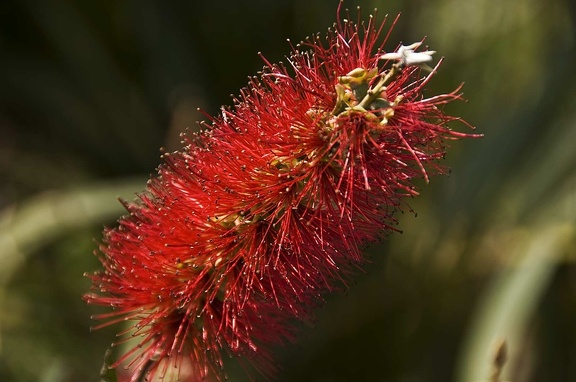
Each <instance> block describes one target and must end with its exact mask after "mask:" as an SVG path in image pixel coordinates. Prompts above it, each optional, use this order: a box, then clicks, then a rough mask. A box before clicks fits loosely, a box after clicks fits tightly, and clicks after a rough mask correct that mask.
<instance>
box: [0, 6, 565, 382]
mask: <svg viewBox="0 0 576 382" xmlns="http://www.w3.org/2000/svg"><path fill="white" fill-rule="evenodd" d="M337 4H338V1H337V0H330V1H328V0H326V1H310V0H306V1H305V0H276V1H269V0H267V1H264V0H252V1H236V0H213V1H193V0H188V1H184V0H177V1H161V0H138V1H136V0H100V1H81V0H2V1H1V2H0V177H1V181H0V208H1V211H0V381H6V382H12V381H15V382H16V381H18V382H19V381H22V382H24V381H42V382H56V381H98V380H99V377H98V372H99V369H100V366H101V365H102V357H103V353H104V350H105V349H106V348H107V347H108V345H109V344H110V342H112V341H113V340H114V333H115V332H116V331H118V330H119V329H120V328H119V327H117V326H116V327H113V328H109V329H103V330H100V331H98V332H93V333H91V332H90V330H89V327H90V326H91V325H92V324H94V322H91V320H90V319H89V316H90V315H91V314H94V313H95V312H96V311H97V310H96V308H94V307H88V306H86V305H85V304H84V303H83V302H82V301H81V299H80V296H81V295H82V294H83V293H84V292H85V291H87V290H88V288H89V284H90V283H89V281H88V280H87V279H86V278H84V277H83V276H82V274H83V272H85V271H91V270H95V269H98V267H99V265H98V263H97V261H96V259H95V257H94V256H93V255H92V254H91V253H92V252H93V250H94V249H95V247H96V242H95V241H97V240H99V238H100V235H101V230H102V227H103V226H104V225H113V224H114V222H115V220H116V219H117V217H118V216H120V215H121V214H122V213H123V210H122V208H121V206H120V204H119V203H118V202H117V201H116V197H117V196H123V197H125V198H128V199H130V198H132V196H133V194H134V192H137V191H140V190H142V189H143V188H144V187H145V182H146V179H147V178H148V176H149V174H151V173H154V172H155V167H156V166H157V165H158V164H159V163H160V159H159V148H160V147H161V146H163V147H166V148H167V149H168V150H174V149H177V148H178V147H179V137H178V134H179V133H180V132H181V131H184V130H185V129H186V128H190V129H195V128H196V123H195V121H196V120H199V119H201V118H202V116H201V115H200V114H199V113H198V112H197V111H196V108H198V107H200V108H202V109H204V110H206V111H207V112H209V113H212V114H214V113H216V112H217V111H218V108H219V106H220V105H222V104H230V103H231V100H230V97H229V94H231V93H232V94H237V93H238V91H239V89H240V88H241V87H242V86H244V85H245V84H246V82H247V80H246V77H247V76H248V75H253V74H255V73H256V72H257V71H258V70H259V69H260V68H261V66H262V62H261V60H260V59H259V57H258V55H257V52H258V51H261V52H262V53H263V54H264V55H265V56H266V57H267V58H268V59H269V60H270V61H273V62H274V61H279V60H282V58H283V57H284V55H285V54H287V53H288V51H289V46H288V44H287V43H286V42H285V40H286V38H290V39H291V40H292V41H298V40H300V39H302V38H304V37H305V36H307V35H309V34H312V33H316V32H322V33H323V32H324V31H325V30H326V29H327V28H328V27H329V26H330V25H331V24H332V23H333V22H334V20H335V14H336V6H337ZM345 5H346V6H347V7H349V8H351V9H355V8H356V6H357V5H360V6H361V7H362V14H363V16H364V18H367V17H368V14H369V13H371V11H372V9H373V8H375V7H377V8H378V9H379V17H380V18H382V17H383V15H384V14H386V13H389V14H391V15H396V14H397V13H398V12H402V17H401V19H400V21H399V23H398V24H397V26H396V28H395V29H394V32H393V34H392V37H391V39H390V40H389V44H388V48H389V49H393V48H394V47H395V46H396V44H397V43H398V42H399V41H404V42H405V43H411V42H414V41H419V40H420V39H421V38H422V37H423V36H428V37H427V40H426V42H427V44H428V45H429V46H430V47H431V48H432V49H434V50H437V51H438V52H439V53H438V55H439V56H445V57H446V60H445V63H444V64H443V65H442V67H441V69H440V72H439V74H438V75H437V76H436V77H435V78H434V80H433V81H432V82H431V83H430V84H429V86H428V89H429V94H430V95H432V94H436V93H440V92H448V91H451V90H452V89H453V88H455V87H456V86H457V85H458V84H459V83H460V82H461V81H465V83H466V84H465V87H464V92H465V97H466V98H467V99H468V100H469V102H468V103H459V104H454V105H451V106H450V107H449V108H448V112H449V113H451V114H456V115H461V116H462V117H463V118H464V119H466V120H467V121H469V122H470V123H471V124H473V125H475V126H477V127H478V132H480V133H484V134H485V138H483V139H481V140H465V141H460V142H454V143H453V144H452V146H453V148H452V149H451V150H450V151H449V154H448V156H447V160H446V164H447V165H449V166H450V167H451V168H452V174H451V175H450V176H449V177H437V178H433V179H432V182H431V184H430V185H425V184H424V183H422V184H421V191H422V196H421V197H420V198H417V199H415V200H413V201H411V206H412V207H413V208H414V210H415V211H417V212H418V216H417V217H415V216H414V215H412V214H405V215H403V216H401V219H400V220H401V221H400V223H401V226H400V227H401V228H402V229H403V230H404V234H402V235H399V234H395V235H392V236H391V237H390V238H389V240H388V241H387V242H385V243H381V244H377V245H373V246H371V247H369V248H367V253H368V255H369V258H370V261H371V263H370V264H368V265H367V266H366V273H365V274H362V275H359V277H358V278H357V284H356V285H354V286H352V287H351V289H350V291H349V293H347V294H346V295H337V296H329V297H328V303H327V304H326V306H325V307H323V308H322V309H320V310H319V311H318V320H317V322H315V323H314V324H313V325H303V329H302V336H301V339H300V341H299V343H298V344H296V345H290V346H287V347H285V348H282V349H278V351H277V354H278V358H279V361H280V362H281V365H282V369H283V371H282V372H281V374H280V375H279V381H310V382H312V381H314V382H330V381H334V382H336V381H398V382H420V381H422V382H424V381H458V382H474V381H481V380H486V379H487V378H488V375H489V370H490V362H491V361H490V357H491V352H492V349H493V347H494V343H495V341H498V340H499V339H502V338H505V339H506V340H507V342H508V349H509V361H508V363H507V365H506V369H505V371H506V379H508V380H510V381H513V382H523V381H574V380H576V265H575V263H574V260H575V257H576V71H575V67H576V40H575V38H576V33H575V31H576V29H575V27H576V6H575V5H574V2H573V1H572V0H549V1H544V0H519V1H490V0H466V1H463V0H429V1H424V0H404V1H401V0H386V1H385V0H381V1H353V0H348V1H346V3H345ZM354 12H355V10H354ZM229 374H230V380H231V381H246V380H247V379H246V378H245V377H244V376H243V374H242V373H241V370H240V369H239V368H237V367H236V366H235V365H233V364H232V365H231V366H230V373H229Z"/></svg>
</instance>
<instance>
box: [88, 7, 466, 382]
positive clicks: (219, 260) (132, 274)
mask: <svg viewBox="0 0 576 382" xmlns="http://www.w3.org/2000/svg"><path fill="white" fill-rule="evenodd" d="M383 25H384V22H382V23H381V24H379V25H377V24H375V22H374V19H373V18H372V17H371V18H370V20H369V21H368V22H367V23H366V24H363V23H353V22H350V21H348V20H343V21H340V22H338V23H336V24H335V25H334V28H332V29H330V30H329V31H328V34H327V37H326V39H325V40H324V39H322V38H320V37H319V36H314V37H313V38H309V39H308V40H306V41H304V42H302V43H301V44H299V45H297V46H295V47H293V51H292V53H291V55H290V56H289V57H288V62H289V64H288V65H282V64H280V65H273V64H271V63H269V62H268V61H266V60H265V59H264V62H265V64H266V66H265V68H264V70H263V71H262V73H261V74H260V75H259V76H258V77H253V78H252V79H251V80H250V81H249V84H248V86H247V87H246V88H244V89H243V90H242V91H241V92H240V95H239V96H238V97H237V98H235V99H234V106H233V107H232V108H222V110H221V112H220V113H219V115H218V116H216V117H214V118H211V122H210V123H203V124H202V130H201V132H200V133H196V134H185V135H183V139H184V146H183V148H182V149H181V150H179V151H177V152H174V153H171V154H164V155H163V158H164V163H163V164H162V165H161V166H160V167H159V169H158V175H157V176H154V177H153V178H152V179H151V180H150V181H149V183H148V186H147V188H146V190H145V191H144V192H143V193H141V194H139V195H138V200H137V201H135V202H133V203H125V206H126V209H127V211H128V213H129V214H128V215H126V216H124V217H122V218H121V219H120V220H119V224H118V226H117V227H116V228H113V229H107V230H105V232H104V239H103V242H102V244H101V246H100V250H99V251H98V253H97V254H98V257H99V259H100V261H101V262H102V264H103V267H104V270H103V271H101V272H97V273H95V274H93V275H90V277H91V279H92V280H93V292H92V293H89V294H87V295H86V296H85V299H86V300H87V301H88V302H89V303H92V304H98V305H104V306H108V307H112V309H113V310H112V311H111V312H109V313H105V314H101V315H99V316H97V317H96V318H97V319H100V320H104V323H103V324H102V326H104V325H109V324H111V323H114V322H120V321H130V322H132V323H133V326H132V327H131V328H130V329H129V330H127V331H126V332H125V333H122V334H123V338H125V339H131V338H134V337H135V338H137V339H138V343H137V345H136V346H134V348H133V349H132V350H130V351H128V352H126V353H125V354H124V355H123V356H121V357H120V358H119V359H118V361H117V362H116V364H115V365H113V366H119V365H123V366H125V367H126V368H128V369H130V370H132V371H131V380H132V381H139V380H144V378H148V379H149V380H152V379H154V378H158V377H162V376H163V375H165V374H166V372H167V370H169V369H173V367H174V366H175V367H177V368H178V370H179V371H178V373H179V378H180V380H189V381H197V380H198V381H199V380H206V379H216V380H218V379H221V378H222V376H223V375H224V373H223V370H222V369H223V361H222V359H223V355H225V354H229V355H233V356H239V358H240V359H242V360H245V361H246V362H247V364H249V365H254V367H255V368H256V369H257V370H258V371H259V372H260V373H262V374H263V375H265V376H267V377H269V376H272V375H273V374H274V373H275V371H276V370H275V365H274V358H273V356H272V354H271V352H270V349H271V347H272V346H273V345H277V344H284V343H286V342H290V341H293V340H294V339H295V333H294V329H293V322H294V319H299V320H305V321H306V320H310V319H312V318H313V309H314V307H316V306H317V305H318V304H319V303H321V302H322V296H323V295H324V294H325V293H327V292H334V291H337V290H340V289H343V288H345V287H346V283H347V281H348V280H350V277H351V276H352V275H354V274H355V273H356V272H357V270H358V269H359V268H360V267H361V265H362V263H363V256H362V252H361V248H362V246H363V245H364V244H365V243H368V242H373V241H376V240H380V239H381V238H383V237H385V236H386V235H387V234H388V233H389V232H390V231H392V230H396V228H395V226H396V220H395V217H394V215H395V213H396V212H397V211H399V210H402V209H404V208H407V206H406V204H405V202H404V199H405V197H411V196H414V195H417V190H416V189H415V186H414V184H413V181H414V179H417V178H424V179H426V180H428V176H429V175H431V174H436V173H441V172H443V170H444V169H443V168H442V167H441V166H440V165H439V164H438V160H439V159H441V158H442V157H443V156H444V153H445V142H446V140H449V139H457V138H459V137H464V136H471V135H467V134H462V133H458V132H455V131H453V130H451V129H450V128H449V127H448V126H447V125H448V123H449V122H451V121H453V120H458V118H455V117H451V116H448V115H446V114H444V112H443V111H442V106H443V105H444V104H446V103H449V102H451V101H453V100H457V99H460V95H459V93H458V92H459V89H457V90H456V91H454V92H451V93H449V94H443V95H437V96H434V97H431V98H425V97H424V96H423V90H424V87H425V85H426V83H427V82H428V80H429V79H430V78H431V76H432V74H433V73H435V72H436V69H437V67H438V66H436V67H435V68H429V67H428V70H427V68H426V67H427V63H429V62H431V61H432V54H433V53H434V52H432V51H424V52H416V49H417V48H418V47H419V45H420V43H416V44H412V45H409V46H400V47H398V49H396V51H395V52H388V53H386V52H385V51H384V49H383V46H384V43H385V40H386V38H387V36H386V38H384V39H383V40H384V41H381V42H379V40H381V38H380V37H381V36H380V35H381V34H382V33H381V32H382V29H383ZM122 342H123V340H120V341H118V343H122Z"/></svg>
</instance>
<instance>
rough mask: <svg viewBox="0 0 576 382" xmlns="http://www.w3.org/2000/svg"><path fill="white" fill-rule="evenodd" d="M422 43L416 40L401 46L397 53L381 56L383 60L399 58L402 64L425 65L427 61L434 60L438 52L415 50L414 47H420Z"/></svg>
mask: <svg viewBox="0 0 576 382" xmlns="http://www.w3.org/2000/svg"><path fill="white" fill-rule="evenodd" d="M421 44H422V43H421V42H415V43H414V44H410V45H408V46H404V45H402V46H400V48H398V51H397V52H395V53H386V54H383V55H381V56H380V59H381V60H398V61H399V62H400V65H402V66H409V65H423V64H425V63H427V62H430V61H432V55H433V54H434V53H436V51H434V50H427V51H424V52H414V49H416V48H418V47H419V46H420V45H421Z"/></svg>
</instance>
